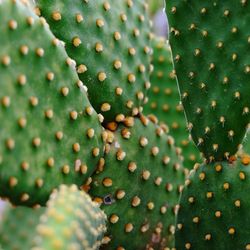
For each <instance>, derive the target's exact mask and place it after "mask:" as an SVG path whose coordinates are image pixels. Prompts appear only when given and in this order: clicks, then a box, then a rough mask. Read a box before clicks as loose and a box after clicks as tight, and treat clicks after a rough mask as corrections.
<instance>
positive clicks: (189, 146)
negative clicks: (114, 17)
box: [143, 37, 201, 169]
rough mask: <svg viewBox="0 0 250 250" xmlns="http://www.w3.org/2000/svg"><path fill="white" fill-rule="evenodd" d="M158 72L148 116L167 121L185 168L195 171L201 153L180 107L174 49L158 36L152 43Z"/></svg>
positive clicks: (153, 59) (153, 78)
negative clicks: (174, 65) (192, 138)
mask: <svg viewBox="0 0 250 250" xmlns="http://www.w3.org/2000/svg"><path fill="white" fill-rule="evenodd" d="M152 47H153V51H154V53H153V57H152V64H153V67H154V70H153V72H152V74H151V78H150V82H151V88H150V89H149V91H148V94H147V95H148V102H147V103H146V104H145V106H144V109H143V111H144V114H155V115H156V116H157V118H158V119H159V121H160V122H164V123H165V124H166V125H167V126H168V127H169V131H170V134H171V135H172V136H173V137H174V138H175V143H176V146H178V147H180V148H181V149H182V154H183V156H184V163H183V165H184V166H185V167H186V168H188V169H191V168H193V166H194V164H195V163H196V162H198V161H200V160H201V159H200V156H199V150H198V149H197V148H196V147H195V145H194V143H193V141H192V140H191V139H189V133H188V130H187V123H186V120H185V115H184V112H183V107H182V105H181V104H180V95H179V91H178V88H177V82H176V76H175V72H174V70H173V62H172V54H171V49H170V46H169V44H168V41H166V40H165V39H164V38H161V37H154V39H153V41H152Z"/></svg>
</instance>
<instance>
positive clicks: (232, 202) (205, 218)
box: [176, 157, 250, 250]
mask: <svg viewBox="0 0 250 250" xmlns="http://www.w3.org/2000/svg"><path fill="white" fill-rule="evenodd" d="M249 180H250V160H249V157H246V158H245V157H243V158H242V159H241V160H237V161H236V162H234V163H233V164H229V163H226V162H220V163H211V164H209V165H201V166H199V167H198V168H196V170H195V171H194V172H193V173H192V174H191V176H190V177H189V179H188V180H187V181H186V186H185V188H184V190H183V193H182V197H181V201H180V210H179V213H178V218H177V232H176V249H177V250H182V249H199V250H207V249H216V250H225V249H227V250H235V249H247V250H248V249H250V215H249V210H250V200H249V189H250V181H249Z"/></svg>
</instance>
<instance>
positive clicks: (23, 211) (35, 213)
mask: <svg viewBox="0 0 250 250" xmlns="http://www.w3.org/2000/svg"><path fill="white" fill-rule="evenodd" d="M43 212H44V208H38V209H37V208H36V209H33V208H29V207H17V208H12V207H11V206H10V205H9V206H7V207H6V208H5V210H4V213H3V219H2V220H1V223H0V244H1V246H2V248H3V249H4V250H23V249H27V250H28V249H31V247H32V246H33V245H34V236H35V234H36V230H35V227H36V226H37V223H38V222H39V218H40V215H41V214H42V213H43ZM0 249H1V247H0Z"/></svg>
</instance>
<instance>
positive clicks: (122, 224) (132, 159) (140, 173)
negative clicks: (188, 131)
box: [90, 117, 185, 250]
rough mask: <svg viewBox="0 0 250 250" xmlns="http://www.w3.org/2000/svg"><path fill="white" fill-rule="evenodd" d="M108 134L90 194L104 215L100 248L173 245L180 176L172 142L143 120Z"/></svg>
mask: <svg viewBox="0 0 250 250" xmlns="http://www.w3.org/2000/svg"><path fill="white" fill-rule="evenodd" d="M126 124H127V126H129V127H126V126H121V127H120V128H119V129H118V130H117V131H116V132H115V133H114V134H113V133H111V132H108V135H107V138H108V141H110V142H112V143H111V144H110V145H107V146H106V156H105V165H104V166H103V167H102V168H100V169H99V170H98V172H97V174H96V175H94V176H93V181H92V185H91V189H90V194H91V195H92V196H93V197H94V199H95V200H96V201H98V202H101V203H102V206H101V208H102V209H103V210H104V211H105V213H106V214H107V216H108V220H109V223H108V232H107V234H106V238H105V240H104V243H106V245H104V246H103V248H104V249H126V250H134V249H138V250H139V249H145V248H146V247H147V248H148V249H150V247H152V249H161V247H164V246H165V247H166V246H168V247H170V246H173V238H174V236H173V232H174V223H175V213H176V209H177V207H178V199H179V193H180V190H181V187H182V183H183V182H184V179H185V171H184V169H183V167H182V164H181V161H180V159H179V155H178V151H176V148H175V146H174V141H173V138H172V137H170V136H168V135H167V134H166V133H165V132H164V131H163V129H162V128H161V127H160V126H158V125H156V124H154V123H152V122H151V121H149V120H148V119H147V118H145V117H141V120H140V119H139V118H136V119H134V120H133V119H131V118H129V119H127V120H126ZM119 247H120V248H119Z"/></svg>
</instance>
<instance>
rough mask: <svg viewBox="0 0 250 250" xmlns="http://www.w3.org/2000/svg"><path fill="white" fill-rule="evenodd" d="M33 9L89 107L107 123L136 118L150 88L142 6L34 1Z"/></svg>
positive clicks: (134, 3) (127, 1)
mask: <svg viewBox="0 0 250 250" xmlns="http://www.w3.org/2000/svg"><path fill="white" fill-rule="evenodd" d="M111 3H112V4H111ZM38 6H39V8H40V10H39V12H41V14H42V15H43V16H44V17H45V18H46V19H47V21H48V23H49V24H50V27H51V29H52V31H53V32H54V33H55V35H56V37H58V38H59V39H61V40H62V41H64V42H65V43H66V51H67V52H68V54H69V55H70V56H71V57H72V58H73V59H74V60H76V62H77V71H78V74H79V77H80V79H81V80H82V81H83V82H84V84H86V85H87V87H88V90H89V99H90V102H91V104H92V105H93V106H94V108H95V109H96V110H97V111H98V112H100V113H102V114H103V115H104V117H105V119H106V121H115V120H116V121H118V122H120V121H122V120H123V118H124V115H129V114H130V115H131V114H132V115H136V114H138V112H139V111H140V110H141V105H142V103H143V99H144V97H145V93H146V90H147V89H148V88H149V86H150V84H149V82H148V81H149V68H150V53H151V47H150V37H151V34H150V23H149V19H148V17H147V11H146V9H147V5H146V4H145V2H144V1H143V0H137V1H132V0H122V1H112V2H110V1H103V0H95V1H87V0H84V1H81V0H74V1H70V0H67V1H60V0H56V1H47V0H39V1H38Z"/></svg>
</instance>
